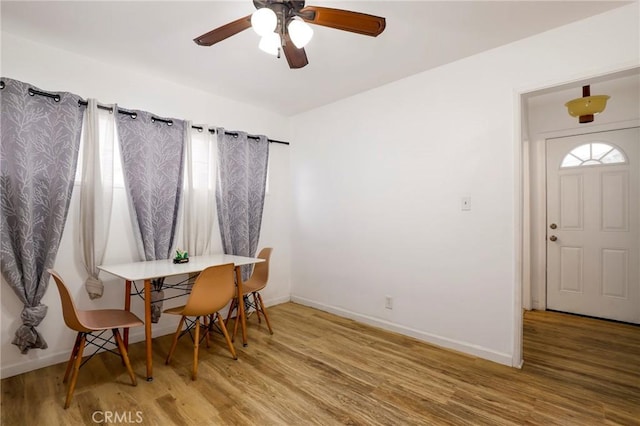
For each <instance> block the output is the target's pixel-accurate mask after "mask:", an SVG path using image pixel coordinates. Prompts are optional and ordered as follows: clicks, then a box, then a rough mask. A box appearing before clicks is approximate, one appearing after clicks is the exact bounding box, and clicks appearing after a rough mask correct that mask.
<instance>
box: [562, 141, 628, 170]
mask: <svg viewBox="0 0 640 426" xmlns="http://www.w3.org/2000/svg"><path fill="white" fill-rule="evenodd" d="M626 162H627V159H626V158H625V156H624V154H623V153H622V151H620V150H619V149H617V148H615V147H613V146H611V145H609V144H606V143H602V142H593V143H588V144H584V145H580V146H578V147H576V148H574V149H572V150H571V152H570V153H568V154H567V155H566V156H565V157H564V159H563V160H562V165H561V166H560V168H565V167H580V166H599V165H603V164H624V163H626Z"/></svg>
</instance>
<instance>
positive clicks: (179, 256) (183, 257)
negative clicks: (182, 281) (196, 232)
mask: <svg viewBox="0 0 640 426" xmlns="http://www.w3.org/2000/svg"><path fill="white" fill-rule="evenodd" d="M188 261H189V253H187V252H186V251H182V250H176V257H174V258H173V263H187V262H188Z"/></svg>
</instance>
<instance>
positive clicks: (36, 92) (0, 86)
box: [0, 80, 290, 145]
mask: <svg viewBox="0 0 640 426" xmlns="http://www.w3.org/2000/svg"><path fill="white" fill-rule="evenodd" d="M4 87H5V84H4V81H2V80H0V89H4ZM28 93H29V96H35V95H40V96H44V97H47V98H51V99H53V100H54V101H55V102H60V95H58V94H55V93H48V92H43V91H41V90H36V89H33V88H31V87H30V88H29V90H28ZM87 104H88V102H87V101H84V100H82V99H80V100H78V106H87ZM98 108H99V109H102V110H105V111H109V112H111V113H113V108H112V107H108V106H105V105H100V104H98ZM118 112H119V113H120V114H126V115H128V116H129V117H131V118H134V119H135V118H136V117H137V116H138V114H136V113H135V112H133V111H127V110H126V109H120V108H118ZM151 121H153V122H155V121H159V122H161V123H166V124H167V126H171V125H173V121H172V120H167V119H165V118H160V117H155V116H153V115H152V116H151ZM191 128H192V129H196V130H199V131H203V130H204V128H203V127H202V126H191ZM207 130H208V131H209V132H211V133H215V132H216V129H212V128H209V129H207ZM224 134H225V135H230V136H236V137H237V136H238V133H236V132H227V131H225V132H224ZM247 138H249V139H254V140H258V139H260V137H259V136H254V135H247ZM267 141H268V142H269V143H279V144H282V145H290V144H289V142H284V141H279V140H275V139H267Z"/></svg>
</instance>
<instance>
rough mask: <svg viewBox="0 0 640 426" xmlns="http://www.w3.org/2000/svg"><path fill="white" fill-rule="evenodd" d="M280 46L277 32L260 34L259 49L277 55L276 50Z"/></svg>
mask: <svg viewBox="0 0 640 426" xmlns="http://www.w3.org/2000/svg"><path fill="white" fill-rule="evenodd" d="M281 46H282V43H281V42H280V35H279V34H277V33H269V34H267V35H264V36H262V38H261V39H260V44H258V47H259V48H260V50H262V51H263V52H266V53H268V54H270V55H273V56H277V55H278V50H279V49H280V47H281Z"/></svg>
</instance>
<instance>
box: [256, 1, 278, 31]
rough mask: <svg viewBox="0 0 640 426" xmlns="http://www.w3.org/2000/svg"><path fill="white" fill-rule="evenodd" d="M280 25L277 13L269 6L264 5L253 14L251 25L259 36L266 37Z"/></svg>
mask: <svg viewBox="0 0 640 426" xmlns="http://www.w3.org/2000/svg"><path fill="white" fill-rule="evenodd" d="M277 25H278V17H277V16H276V13H275V12H274V11H273V10H271V9H269V8H268V7H263V8H262V9H258V10H256V11H255V12H253V15H251V26H252V27H253V30H254V31H255V32H256V33H258V35H259V36H262V37H265V36H266V35H268V34H269V33H273V31H275V29H276V26H277Z"/></svg>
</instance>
